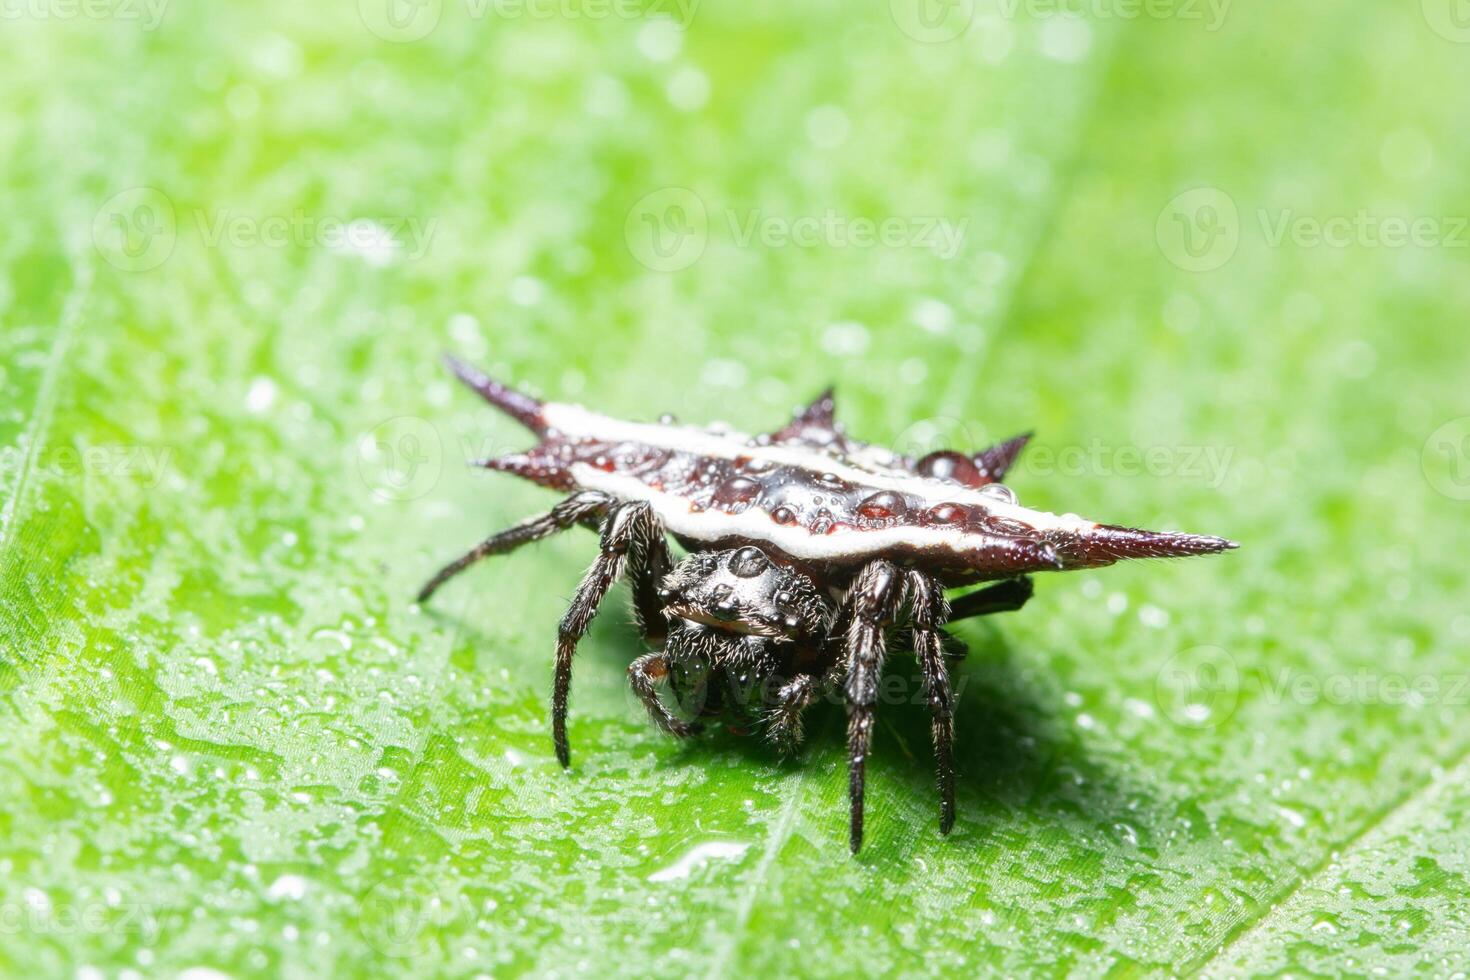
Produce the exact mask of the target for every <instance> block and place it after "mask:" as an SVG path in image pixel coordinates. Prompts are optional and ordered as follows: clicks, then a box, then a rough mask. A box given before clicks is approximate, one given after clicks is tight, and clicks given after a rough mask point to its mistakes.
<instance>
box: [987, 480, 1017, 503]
mask: <svg viewBox="0 0 1470 980" xmlns="http://www.w3.org/2000/svg"><path fill="white" fill-rule="evenodd" d="M980 492H981V493H982V494H984V495H985V496H987V497H993V498H995V499H996V500H999V501H1001V502H1002V503H1007V504H1014V503H1016V491H1014V490H1012V489H1011V488H1010V487H1008V486H1006V485H1005V484H1004V483H987V484H986V485H985V486H983V487H981V488H980Z"/></svg>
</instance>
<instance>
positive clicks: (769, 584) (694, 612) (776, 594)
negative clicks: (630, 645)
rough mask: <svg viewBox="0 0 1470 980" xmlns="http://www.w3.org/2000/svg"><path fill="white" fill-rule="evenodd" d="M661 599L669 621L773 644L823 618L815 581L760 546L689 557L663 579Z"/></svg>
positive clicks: (810, 630)
mask: <svg viewBox="0 0 1470 980" xmlns="http://www.w3.org/2000/svg"><path fill="white" fill-rule="evenodd" d="M659 599H660V600H662V602H663V604H664V615H665V616H668V617H669V618H671V619H687V620H689V621H690V622H694V623H700V624H702V625H704V626H709V627H713V628H715V629H718V630H723V631H725V632H729V633H746V634H750V635H752V636H763V637H768V638H770V639H772V640H775V641H777V642H779V641H782V640H791V639H795V638H797V637H801V636H807V635H811V634H814V633H817V632H819V631H820V630H821V629H822V627H823V626H825V625H826V620H827V603H826V602H825V601H824V600H823V598H822V594H821V592H820V590H818V588H817V585H816V583H815V582H813V581H812V580H811V578H810V577H808V576H807V575H804V574H803V573H801V572H799V571H797V570H796V569H794V568H789V567H787V566H784V565H778V564H776V563H775V562H773V561H772V560H771V559H770V558H769V557H767V556H766V554H765V553H764V552H762V551H761V550H760V549H759V548H751V547H745V548H736V549H734V550H731V551H703V552H699V553H698V554H694V555H690V556H689V557H688V558H686V559H684V560H683V561H681V562H680V563H679V564H678V565H677V566H675V568H674V570H673V571H672V572H670V573H669V574H668V575H667V576H666V577H665V578H664V580H663V584H662V587H661V588H660V589H659Z"/></svg>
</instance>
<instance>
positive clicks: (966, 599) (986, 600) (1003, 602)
mask: <svg viewBox="0 0 1470 980" xmlns="http://www.w3.org/2000/svg"><path fill="white" fill-rule="evenodd" d="M1034 591H1035V586H1033V585H1032V584H1031V576H1029V575H1022V576H1020V577H1019V578H1013V579H1007V580H1006V581H1004V582H997V583H996V584H995V585H991V586H987V587H985V588H983V589H977V590H976V591H974V592H971V593H968V594H967V595H962V596H960V597H959V598H958V599H955V600H954V601H953V602H951V603H950V613H949V622H951V623H953V622H957V621H958V620H961V619H969V618H971V617H972V616H989V615H990V614H991V613H1002V612H1015V611H1016V610H1017V609H1020V608H1021V607H1022V606H1024V605H1025V604H1026V603H1027V602H1028V601H1029V600H1030V598H1031V595H1032V593H1033V592H1034Z"/></svg>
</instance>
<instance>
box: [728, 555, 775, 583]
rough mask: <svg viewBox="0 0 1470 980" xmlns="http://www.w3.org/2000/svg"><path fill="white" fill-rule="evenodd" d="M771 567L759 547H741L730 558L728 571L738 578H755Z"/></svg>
mask: <svg viewBox="0 0 1470 980" xmlns="http://www.w3.org/2000/svg"><path fill="white" fill-rule="evenodd" d="M770 567H771V563H770V561H769V560H768V559H767V558H766V556H765V555H763V554H761V551H760V549H759V548H741V549H740V550H739V551H737V552H735V554H734V556H733V557H731V559H730V572H731V574H733V575H738V576H739V577H740V578H755V577H756V576H757V575H761V574H763V573H764V572H765V571H766V569H768V568H770Z"/></svg>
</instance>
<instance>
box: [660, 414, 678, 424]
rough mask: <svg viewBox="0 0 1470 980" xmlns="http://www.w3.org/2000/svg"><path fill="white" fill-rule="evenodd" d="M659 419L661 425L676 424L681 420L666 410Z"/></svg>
mask: <svg viewBox="0 0 1470 980" xmlns="http://www.w3.org/2000/svg"><path fill="white" fill-rule="evenodd" d="M658 421H659V424H660V425H675V424H677V423H678V421H679V420H678V419H677V418H675V417H674V416H673V415H671V414H669V413H668V412H665V413H664V414H662V415H660V416H659V417H658Z"/></svg>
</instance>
